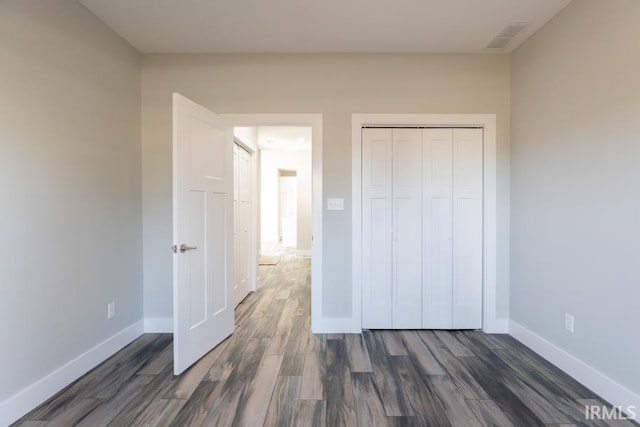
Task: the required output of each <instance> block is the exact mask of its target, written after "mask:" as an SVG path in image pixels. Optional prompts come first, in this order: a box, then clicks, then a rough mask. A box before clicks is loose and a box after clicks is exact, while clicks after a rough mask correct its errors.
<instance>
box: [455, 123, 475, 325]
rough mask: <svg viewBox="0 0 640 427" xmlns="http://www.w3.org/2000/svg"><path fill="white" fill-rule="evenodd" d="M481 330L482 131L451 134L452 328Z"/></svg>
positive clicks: (469, 130)
mask: <svg viewBox="0 0 640 427" xmlns="http://www.w3.org/2000/svg"><path fill="white" fill-rule="evenodd" d="M481 327H482V129H454V130H453V328H455V329H479V328H481Z"/></svg>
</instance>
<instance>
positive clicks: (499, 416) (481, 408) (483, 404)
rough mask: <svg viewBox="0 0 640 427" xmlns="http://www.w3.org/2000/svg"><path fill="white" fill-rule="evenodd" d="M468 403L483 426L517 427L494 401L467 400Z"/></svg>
mask: <svg viewBox="0 0 640 427" xmlns="http://www.w3.org/2000/svg"><path fill="white" fill-rule="evenodd" d="M467 403H468V404H469V407H470V408H471V410H472V411H473V413H474V414H476V417H478V419H479V420H480V422H481V423H482V425H483V426H485V427H490V426H495V427H515V426H514V425H513V423H512V422H511V421H509V419H508V418H507V417H506V416H505V415H504V412H502V410H501V409H500V408H498V405H496V404H495V402H494V401H493V400H486V399H485V400H467Z"/></svg>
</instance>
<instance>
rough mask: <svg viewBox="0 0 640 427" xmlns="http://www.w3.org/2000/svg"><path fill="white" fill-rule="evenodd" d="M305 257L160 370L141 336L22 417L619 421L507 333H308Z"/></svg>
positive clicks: (212, 421)
mask: <svg viewBox="0 0 640 427" xmlns="http://www.w3.org/2000/svg"><path fill="white" fill-rule="evenodd" d="M309 274H310V273H309V260H308V259H303V258H296V257H294V256H288V255H286V254H285V255H284V256H283V257H282V259H281V260H280V262H279V263H278V264H277V265H275V266H261V267H260V287H259V290H258V291H257V292H255V293H254V294H251V295H250V296H249V297H247V298H246V300H245V301H244V302H242V303H241V304H240V305H239V306H238V308H237V309H236V322H237V328H236V331H235V333H234V334H233V335H232V336H231V337H229V338H228V339H227V340H226V341H224V342H223V343H222V344H221V345H220V346H218V347H217V348H215V349H214V350H212V351H211V352H210V353H208V354H207V355H206V356H205V357H203V358H202V359H201V360H200V361H199V362H198V363H196V364H195V365H194V366H193V367H191V368H190V369H189V370H188V371H187V372H185V373H184V374H182V375H180V376H179V377H174V376H173V373H172V363H173V361H172V351H173V348H172V338H171V335H170V334H145V335H143V336H141V337H140V338H138V339H137V340H135V341H134V342H133V343H131V344H130V345H128V346H127V347H125V348H124V349H123V350H121V351H120V352H118V353H117V354H115V355H114V356H113V357H111V358H110V359H108V360H107V361H106V362H104V363H103V364H101V365H99V366H98V367H96V368H95V369H93V370H92V371H91V372H89V373H88V374H86V375H84V376H83V377H82V378H80V379H79V380H77V381H76V382H74V383H73V384H71V385H70V386H69V387H67V388H66V389H65V390H63V391H61V392H60V393H58V394H57V395H56V396H54V397H53V398H51V399H49V400H48V401H47V402H45V403H44V404H42V405H41V406H40V407H38V408H36V409H35V410H33V411H32V412H31V413H29V414H28V415H26V416H25V417H24V418H23V419H22V420H20V421H19V422H18V423H16V424H15V425H20V426H41V425H47V426H49V425H53V426H72V425H80V426H92V427H94V426H107V425H109V426H111V425H113V426H200V425H204V426H232V425H250V426H260V425H267V426H290V425H296V426H330V427H333V426H367V427H368V426H453V427H462V426H516V427H522V426H545V425H546V426H578V425H579V426H583V425H598V426H600V425H601V426H606V425H611V426H614V425H615V426H618V425H619V426H624V425H633V424H632V423H630V422H629V421H620V420H618V421H607V422H604V421H586V420H585V409H584V408H585V405H593V404H596V405H606V403H605V402H603V401H602V400H601V399H600V398H599V397H598V396H596V395H595V394H594V393H593V392H591V391H590V390H588V389H586V388H585V387H583V386H581V385H580V384H578V383H577V382H576V381H574V380H573V379H571V378H570V377H569V376H567V375H566V374H564V373H563V372H562V371H560V370H558V369H557V368H555V367H554V366H552V365H551V364H549V363H547V362H546V361H544V360H543V359H541V358H540V357H538V356H537V355H536V354H535V353H533V352H532V351H530V350H529V349H527V348H526V347H524V346H523V345H521V344H519V343H518V342H517V341H515V340H514V339H512V338H511V337H509V336H507V335H487V334H484V333H482V332H478V331H426V330H420V331H412V330H407V331H365V332H364V333H363V334H362V335H350V334H347V335H345V334H328V335H313V334H311V333H310V332H309V329H310V327H309V326H310V323H309V322H310V318H309V313H310V296H309V295H310V289H309Z"/></svg>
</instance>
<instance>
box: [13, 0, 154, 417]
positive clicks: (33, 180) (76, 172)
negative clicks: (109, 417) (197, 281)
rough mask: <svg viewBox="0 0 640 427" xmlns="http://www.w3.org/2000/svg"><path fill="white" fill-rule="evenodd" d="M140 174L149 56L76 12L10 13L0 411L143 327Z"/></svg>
mask: <svg viewBox="0 0 640 427" xmlns="http://www.w3.org/2000/svg"><path fill="white" fill-rule="evenodd" d="M140 162H141V160H140V61H139V55H138V53H137V52H136V51H135V50H134V49H132V48H131V47H130V46H129V45H128V44H126V43H125V42H124V41H123V40H122V39H120V38H119V37H117V36H116V35H115V34H114V33H113V32H111V31H110V30H109V29H108V28H107V27H106V26H105V25H104V24H102V23H101V22H100V21H99V20H98V19H96V18H95V17H94V16H93V15H92V14H91V13H90V12H89V11H88V10H86V9H85V8H84V7H83V6H81V5H80V4H79V3H78V2H76V1H74V0H47V1H42V0H3V1H2V2H0V188H1V189H0V206H1V208H0V242H2V243H1V244H0V271H1V272H2V273H1V275H0V281H1V283H0V290H1V291H0V293H1V296H0V325H2V326H0V328H1V329H2V344H1V347H2V350H0V366H1V367H2V368H1V369H0V403H2V402H3V401H4V400H5V398H8V397H10V396H13V395H15V394H16V393H17V392H18V391H20V390H21V389H23V388H25V387H26V386H28V385H30V384H32V383H34V382H35V381H36V380H39V379H41V378H43V377H44V376H46V375H47V374H49V373H51V372H52V371H54V370H55V369H57V368H60V367H61V366H62V365H64V364H66V363H68V362H71V361H72V360H73V359H74V358H76V357H77V356H79V355H81V354H83V353H85V352H86V351H88V350H89V349H91V348H92V347H94V346H96V345H98V344H99V343H101V342H102V341H104V340H106V339H107V338H109V337H111V336H113V335H114V334H115V333H117V332H119V331H120V330H122V329H124V328H125V327H127V326H129V325H131V324H133V323H135V322H136V321H138V320H140V319H141V318H142V267H141V263H142V255H141V254H142V212H141V210H142V203H141V189H140V185H141V173H140ZM110 301H115V302H116V317H115V318H113V319H111V320H107V318H106V314H107V304H108V303H109V302H110ZM0 406H2V405H0ZM4 409H6V410H9V409H13V408H6V407H5V408H4ZM2 412H3V408H2V407H0V424H3V421H2V418H3V417H2V415H3V413H2Z"/></svg>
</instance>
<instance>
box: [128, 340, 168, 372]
mask: <svg viewBox="0 0 640 427" xmlns="http://www.w3.org/2000/svg"><path fill="white" fill-rule="evenodd" d="M170 363H173V343H169V345H167V346H166V347H165V348H164V350H162V351H161V352H160V353H159V354H158V355H156V356H154V357H152V358H151V359H149V360H148V361H147V363H145V364H144V365H143V366H142V367H141V368H140V369H139V370H138V371H137V372H136V374H138V375H158V374H159V373H160V372H162V370H163V369H164V368H165V367H166V366H167V365H168V364H170Z"/></svg>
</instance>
